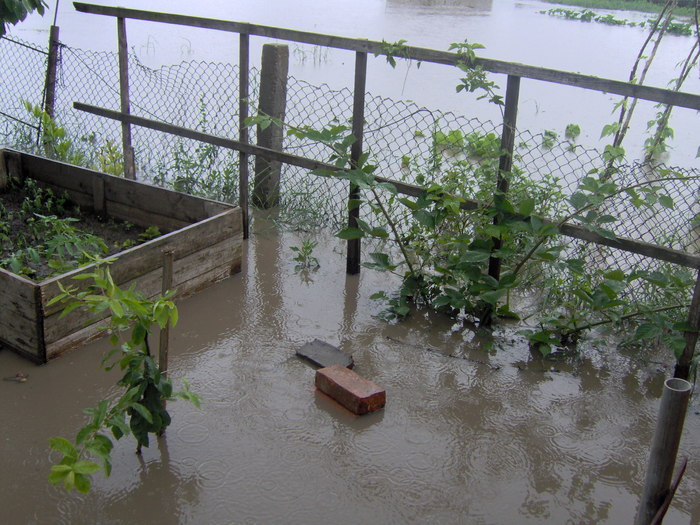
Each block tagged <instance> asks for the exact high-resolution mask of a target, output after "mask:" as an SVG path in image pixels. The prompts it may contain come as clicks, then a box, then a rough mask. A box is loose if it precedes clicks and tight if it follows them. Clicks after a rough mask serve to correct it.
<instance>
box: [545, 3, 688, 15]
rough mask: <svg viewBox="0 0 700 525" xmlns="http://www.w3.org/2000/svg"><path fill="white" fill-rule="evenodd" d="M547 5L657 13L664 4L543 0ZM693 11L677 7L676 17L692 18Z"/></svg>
mask: <svg viewBox="0 0 700 525" xmlns="http://www.w3.org/2000/svg"><path fill="white" fill-rule="evenodd" d="M544 1H545V2H547V3H549V4H563V5H575V6H579V7H588V8H597V9H614V10H620V11H641V12H644V13H658V12H659V11H661V9H662V8H663V6H664V4H663V3H661V4H654V3H652V2H649V1H647V0H544ZM694 12H695V10H694V8H692V7H677V8H676V9H675V14H676V16H684V17H685V16H688V17H692V16H693V14H694Z"/></svg>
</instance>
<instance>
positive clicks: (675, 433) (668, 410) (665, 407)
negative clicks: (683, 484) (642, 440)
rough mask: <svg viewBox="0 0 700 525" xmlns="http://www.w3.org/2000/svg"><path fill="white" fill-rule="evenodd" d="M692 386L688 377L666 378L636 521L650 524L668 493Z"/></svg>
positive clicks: (637, 524) (641, 523)
mask: <svg viewBox="0 0 700 525" xmlns="http://www.w3.org/2000/svg"><path fill="white" fill-rule="evenodd" d="M691 390H692V385H691V384H690V383H688V381H686V380H685V379H678V378H675V377H674V378H671V379H667V380H666V381H665V382H664V392H663V395H662V397H661V406H660V407H659V417H658V419H657V421H656V430H655V432H654V441H653V443H652V446H651V454H650V456H649V463H648V465H647V473H646V477H645V479H644V493H643V494H642V498H641V500H640V502H639V509H638V510H637V516H636V518H635V520H634V525H649V524H650V523H651V522H652V519H653V518H654V516H655V515H656V513H657V512H658V510H659V508H660V507H661V506H662V505H663V503H664V500H665V499H666V496H667V495H668V492H669V487H670V485H671V477H672V475H673V466H674V465H675V463H676V454H678V445H679V444H680V441H681V435H682V434H683V422H684V421H685V413H686V410H687V409H688V399H689V398H690V391H691Z"/></svg>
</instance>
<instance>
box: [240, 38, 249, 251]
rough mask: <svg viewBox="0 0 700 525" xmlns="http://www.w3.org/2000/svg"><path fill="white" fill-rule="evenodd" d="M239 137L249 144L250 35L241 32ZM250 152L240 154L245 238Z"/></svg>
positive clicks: (244, 234) (247, 225)
mask: <svg viewBox="0 0 700 525" xmlns="http://www.w3.org/2000/svg"><path fill="white" fill-rule="evenodd" d="M238 47H239V49H238V139H239V140H240V141H241V142H242V143H244V144H247V143H248V141H249V140H250V136H249V133H248V126H247V125H246V119H247V118H248V99H249V97H250V93H249V89H250V37H249V36H248V35H247V34H245V33H241V34H240V35H239V44H238ZM248 171H249V170H248V154H247V153H244V152H242V151H240V152H239V154H238V205H239V206H240V207H241V210H242V211H243V238H244V239H247V238H248V237H249V236H250V220H249V210H248V189H249V188H248V178H249V176H250V174H249V173H248Z"/></svg>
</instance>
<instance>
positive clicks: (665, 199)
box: [659, 195, 674, 210]
mask: <svg viewBox="0 0 700 525" xmlns="http://www.w3.org/2000/svg"><path fill="white" fill-rule="evenodd" d="M659 204H661V206H663V207H664V208H668V209H669V210H672V209H673V206H674V204H673V198H671V197H670V196H668V195H659Z"/></svg>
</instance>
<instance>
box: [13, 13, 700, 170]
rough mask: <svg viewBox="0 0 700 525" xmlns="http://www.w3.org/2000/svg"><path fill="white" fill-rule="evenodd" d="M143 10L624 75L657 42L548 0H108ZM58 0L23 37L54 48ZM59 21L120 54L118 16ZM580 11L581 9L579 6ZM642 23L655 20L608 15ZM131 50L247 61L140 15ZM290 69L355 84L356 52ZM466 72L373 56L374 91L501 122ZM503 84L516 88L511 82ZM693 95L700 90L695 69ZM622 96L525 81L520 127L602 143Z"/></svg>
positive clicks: (197, 33)
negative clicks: (461, 48)
mask: <svg viewBox="0 0 700 525" xmlns="http://www.w3.org/2000/svg"><path fill="white" fill-rule="evenodd" d="M98 3H101V4H111V5H121V6H125V7H134V8H137V9H145V8H146V9H149V10H153V11H166V12H173V13H180V14H189V15H196V16H203V17H210V18H221V19H228V20H237V21H244V22H252V23H256V24H266V25H273V26H279V27H286V28H291V29H299V30H305V31H314V32H320V33H328V34H337V35H342V36H350V37H358V38H369V39H373V40H386V41H387V42H394V41H397V40H400V39H405V40H406V41H407V42H408V44H411V45H417V46H423V47H430V48H434V49H440V50H447V49H448V47H449V45H450V44H451V43H452V42H462V41H464V39H465V38H466V39H468V40H469V42H480V43H482V44H483V45H484V46H486V47H485V49H483V50H480V51H479V55H481V56H485V57H489V58H495V59H501V60H507V61H514V62H522V63H525V64H530V65H534V66H542V67H549V68H555V69H561V70H564V71H575V72H580V73H583V74H588V75H595V76H600V77H605V78H611V79H615V80H625V81H626V80H628V77H629V72H630V69H631V68H632V66H633V64H634V60H635V57H636V56H637V53H638V51H639V48H640V46H641V45H642V43H643V41H644V39H645V38H646V32H645V31H644V30H642V29H640V28H634V27H624V26H622V27H619V26H609V25H605V24H599V23H582V22H579V21H571V20H564V19H561V18H557V17H552V16H548V15H544V14H541V13H540V11H542V10H547V9H550V8H552V7H557V6H556V5H554V6H553V4H550V3H545V2H541V1H537V0H497V1H492V0H324V1H322V2H320V1H318V0H237V1H235V2H232V1H229V0H216V1H209V2H198V3H192V2H186V1H184V0H167V1H166V0H153V1H151V2H149V3H148V6H147V7H144V6H143V2H139V1H136V0H119V1H103V2H98ZM54 6H55V1H51V2H49V9H48V10H47V14H46V16H45V17H43V18H42V17H38V16H36V15H34V16H32V17H30V18H29V19H28V20H27V21H26V22H24V23H23V24H20V25H19V26H17V27H16V28H14V29H13V30H12V32H13V34H15V35H17V36H18V37H20V38H23V39H26V40H30V41H32V42H37V43H41V44H45V42H46V41H47V39H48V26H49V25H50V23H51V21H52V18H53V16H52V15H53V9H54ZM59 7H60V9H59V11H58V19H57V23H58V25H59V26H60V27H61V40H62V41H63V42H64V43H66V44H67V45H69V46H73V47H78V48H82V49H90V50H109V51H116V30H115V25H116V24H115V22H114V20H113V19H112V18H111V17H102V16H96V15H86V14H82V13H77V12H76V11H75V10H74V8H73V6H72V3H70V2H65V1H64V2H60V4H59ZM572 9H577V8H575V7H572ZM597 12H599V13H600V14H607V13H612V14H613V15H614V16H615V17H616V18H619V19H628V20H631V21H635V22H640V21H642V20H646V19H647V18H648V17H649V16H650V15H647V14H640V13H632V12H624V11H605V10H597ZM127 28H128V35H129V36H128V38H129V47H130V49H131V51H132V52H133V53H134V54H135V55H136V56H137V57H138V59H139V61H140V62H141V63H143V64H145V65H146V66H148V67H159V66H162V65H166V64H167V65H169V64H177V63H180V62H182V61H185V60H194V61H206V62H234V63H235V62H237V49H238V37H237V35H232V34H227V33H221V32H216V31H207V30H201V29H196V28H184V27H178V26H168V25H164V24H155V23H150V22H148V23H147V22H138V21H129V22H128V24H127ZM263 42H264V40H263V39H261V38H257V37H256V38H252V40H251V46H252V47H251V50H252V51H251V53H252V54H251V56H252V59H251V64H252V65H256V64H259V57H260V48H261V45H262V44H263ZM692 43H693V39H692V38H691V37H684V36H674V35H669V36H667V37H665V38H664V41H663V43H662V44H661V46H660V48H659V50H658V53H657V57H656V59H655V61H654V64H653V66H652V67H651V69H650V70H649V74H648V78H647V81H646V83H647V84H648V85H653V86H657V87H667V85H668V83H669V82H670V81H671V80H672V79H674V78H676V77H677V76H678V73H677V72H676V64H677V63H678V62H679V61H681V60H682V59H684V58H685V56H686V55H687V53H688V51H689V49H690V46H692ZM289 45H290V56H291V64H290V74H291V75H293V76H295V77H297V78H301V79H304V80H307V81H309V82H311V83H312V84H316V85H318V84H322V83H327V84H329V85H331V87H333V88H334V89H342V88H344V87H352V85H353V83H352V75H353V71H354V67H353V63H354V58H353V53H352V52H348V51H340V50H328V49H323V48H316V47H314V46H306V45H299V44H294V43H290V44H289ZM458 79H459V72H458V71H457V70H456V69H455V68H448V67H445V66H437V65H432V64H423V65H422V66H421V67H420V68H418V67H416V65H415V64H413V65H409V64H407V63H406V62H402V61H399V64H398V65H397V67H396V69H395V70H392V69H391V68H390V67H389V66H388V65H387V64H386V61H385V60H384V58H373V57H372V58H370V60H369V69H368V84H367V89H368V91H370V92H371V93H372V94H374V95H380V96H384V97H390V98H392V99H397V100H398V99H403V100H413V101H415V102H416V103H417V104H418V105H420V106H425V107H428V108H430V109H439V110H443V111H455V112H456V113H458V114H460V115H466V116H468V117H478V118H479V119H481V120H492V121H494V122H496V123H498V122H500V121H501V117H500V113H499V111H498V109H497V108H496V107H495V106H493V105H491V104H488V103H487V102H485V101H480V102H478V103H477V102H475V97H474V96H465V95H464V94H459V95H457V94H455V86H456V84H457V83H458ZM493 79H494V80H495V81H496V82H497V83H498V84H500V86H501V87H503V88H505V81H506V79H505V77H504V76H503V75H494V76H493ZM683 91H686V92H689V93H700V75H698V73H697V72H696V71H695V72H693V73H691V75H690V77H689V78H688V80H687V81H686V83H685V85H684V87H683ZM619 99H620V97H616V96H611V95H607V94H602V93H597V92H593V91H586V90H582V89H578V88H573V87H565V86H559V85H556V84H548V83H546V82H538V81H534V80H524V81H523V83H522V86H521V95H520V102H521V104H520V108H519V116H518V127H519V129H521V130H530V131H532V132H533V133H543V132H544V130H547V129H549V130H553V131H555V132H556V133H557V134H558V135H559V136H560V137H562V138H563V137H564V131H565V128H566V126H567V125H568V124H570V123H574V124H578V125H579V126H580V127H581V130H582V134H581V136H580V137H579V139H578V143H579V144H581V145H584V146H586V147H600V148H602V147H603V146H604V145H605V144H606V143H607V142H604V141H601V140H600V134H601V131H602V129H603V126H604V125H606V124H609V123H611V122H612V121H614V120H616V119H617V116H616V115H613V106H614V104H615V103H616V102H618V101H619ZM657 111H658V110H657V108H656V107H655V104H654V103H650V102H640V104H639V105H638V108H637V110H636V112H637V114H636V117H635V119H634V120H633V123H632V128H631V130H630V132H629V134H628V137H627V139H626V147H627V150H628V153H629V154H630V158H633V159H638V158H640V157H641V156H642V145H643V143H644V140H645V138H646V129H647V122H648V121H649V120H651V119H652V118H654V116H655V114H656V112H657ZM670 125H671V127H672V128H673V129H674V130H675V138H674V140H673V143H672V144H671V146H672V150H671V152H670V154H669V155H667V156H666V157H664V158H663V159H661V160H663V161H664V162H666V163H668V164H670V165H679V166H682V167H697V166H698V160H697V158H696V153H697V151H698V147H699V146H700V143H698V140H697V135H698V134H697V130H698V129H699V128H698V113H697V111H693V110H688V109H676V110H675V111H674V116H673V117H672V120H671V123H670Z"/></svg>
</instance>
